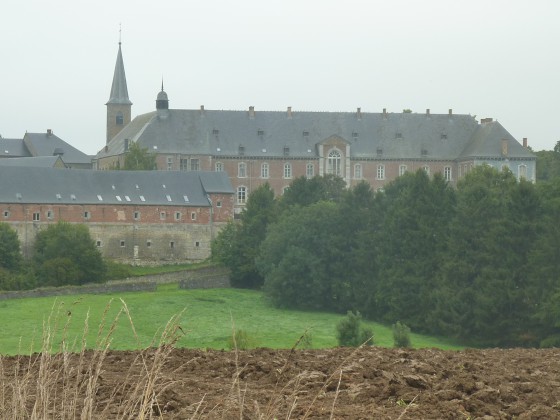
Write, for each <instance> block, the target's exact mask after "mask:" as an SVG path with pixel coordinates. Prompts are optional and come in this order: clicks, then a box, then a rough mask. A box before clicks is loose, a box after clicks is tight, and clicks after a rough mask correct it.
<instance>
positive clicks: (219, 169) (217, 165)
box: [214, 162, 224, 172]
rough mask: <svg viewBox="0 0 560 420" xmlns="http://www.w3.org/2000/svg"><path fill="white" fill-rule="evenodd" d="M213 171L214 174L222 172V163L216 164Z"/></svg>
mask: <svg viewBox="0 0 560 420" xmlns="http://www.w3.org/2000/svg"><path fill="white" fill-rule="evenodd" d="M214 168H215V171H216V172H223V171H224V164H223V163H222V162H216V165H215V167H214Z"/></svg>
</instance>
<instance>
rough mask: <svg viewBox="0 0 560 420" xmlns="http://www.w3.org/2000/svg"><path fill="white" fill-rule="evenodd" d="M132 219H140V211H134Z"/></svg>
mask: <svg viewBox="0 0 560 420" xmlns="http://www.w3.org/2000/svg"><path fill="white" fill-rule="evenodd" d="M134 220H140V212H139V211H135V212H134Z"/></svg>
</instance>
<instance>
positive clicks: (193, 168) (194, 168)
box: [191, 159, 200, 171]
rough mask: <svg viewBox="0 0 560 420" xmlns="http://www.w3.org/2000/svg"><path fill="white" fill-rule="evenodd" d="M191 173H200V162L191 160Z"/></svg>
mask: <svg viewBox="0 0 560 420" xmlns="http://www.w3.org/2000/svg"><path fill="white" fill-rule="evenodd" d="M191 171H200V160H198V159H191Z"/></svg>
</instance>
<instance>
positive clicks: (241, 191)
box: [235, 185, 247, 205]
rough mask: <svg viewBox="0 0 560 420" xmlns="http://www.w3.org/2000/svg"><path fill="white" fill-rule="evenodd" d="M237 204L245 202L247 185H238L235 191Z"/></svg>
mask: <svg viewBox="0 0 560 420" xmlns="http://www.w3.org/2000/svg"><path fill="white" fill-rule="evenodd" d="M235 196H236V199H237V204H239V205H244V204H245V203H246V202H247V187H246V186H244V185H240V186H239V187H237V191H236V195H235Z"/></svg>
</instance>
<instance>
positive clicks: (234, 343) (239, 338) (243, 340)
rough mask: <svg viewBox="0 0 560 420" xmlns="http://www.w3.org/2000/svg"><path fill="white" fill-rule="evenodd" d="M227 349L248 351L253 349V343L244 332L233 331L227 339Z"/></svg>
mask: <svg viewBox="0 0 560 420" xmlns="http://www.w3.org/2000/svg"><path fill="white" fill-rule="evenodd" d="M228 347H229V348H230V350H233V349H237V350H248V349H250V348H251V347H254V342H253V339H252V338H251V336H249V334H248V333H247V331H245V330H235V332H234V333H233V335H232V336H231V337H230V338H229V343H228Z"/></svg>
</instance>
